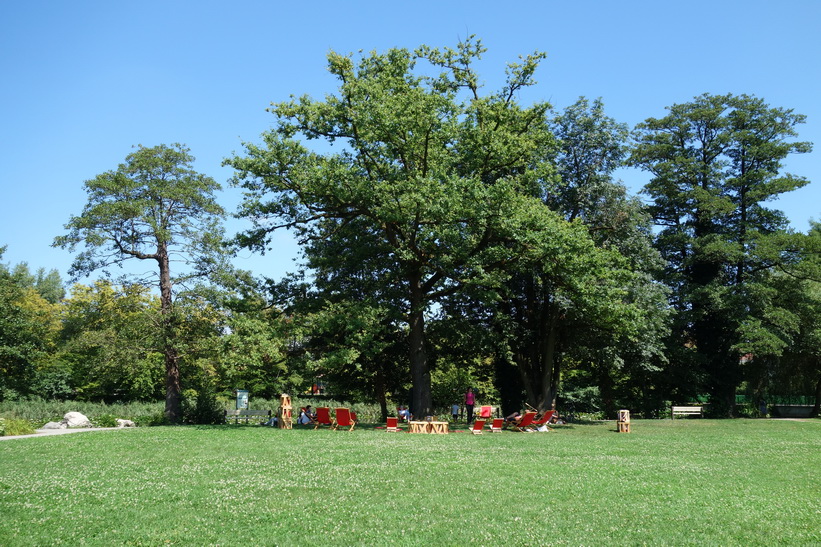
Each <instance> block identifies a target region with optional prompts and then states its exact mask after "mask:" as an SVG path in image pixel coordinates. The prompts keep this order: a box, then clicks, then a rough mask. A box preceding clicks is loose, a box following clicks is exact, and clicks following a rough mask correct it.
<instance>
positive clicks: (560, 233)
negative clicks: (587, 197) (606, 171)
mask: <svg viewBox="0 0 821 547" xmlns="http://www.w3.org/2000/svg"><path fill="white" fill-rule="evenodd" d="M483 51H484V48H483V47H482V46H481V43H480V42H479V41H478V40H475V39H473V38H470V39H468V40H467V41H465V42H463V43H461V44H459V46H458V47H457V48H456V49H450V48H447V49H444V50H439V49H432V48H428V47H420V48H419V49H417V50H416V51H414V52H410V51H408V50H405V49H391V50H389V51H387V52H386V53H384V54H379V53H371V54H369V55H364V56H362V57H361V58H360V59H359V61H358V63H355V61H354V59H353V58H352V56H343V55H339V54H337V53H334V52H332V53H330V54H329V56H328V69H329V71H330V72H331V74H333V75H334V76H335V77H336V78H337V80H338V81H339V89H338V92H337V93H336V94H334V95H328V96H327V97H326V98H325V100H323V101H317V100H313V99H311V98H309V97H301V98H299V99H294V100H291V101H288V102H284V103H279V104H275V105H273V107H272V108H271V111H272V112H273V113H274V114H275V115H276V117H277V126H276V127H275V129H274V130H272V131H270V132H268V133H266V134H265V136H264V138H265V146H264V147H260V146H255V145H252V144H248V145H246V156H245V157H233V158H231V159H229V160H227V161H226V163H227V164H229V165H231V166H232V167H234V168H235V169H236V170H237V171H238V174H237V176H236V179H235V182H236V184H237V185H240V186H242V187H243V188H245V189H246V191H247V198H246V200H245V202H244V204H243V206H242V209H241V214H242V215H243V216H246V217H249V218H251V219H253V220H254V221H255V222H256V228H255V229H254V230H252V231H250V232H248V233H247V234H245V235H244V236H243V237H242V238H240V239H241V243H242V244H244V245H246V246H248V247H251V248H255V249H260V250H264V249H265V248H266V246H267V244H268V241H269V237H270V232H271V231H272V230H275V229H277V228H283V227H284V228H296V229H297V230H299V232H298V233H299V234H300V235H301V236H302V238H303V240H304V241H306V242H311V241H320V240H324V239H331V238H337V237H338V238H343V239H342V241H347V242H349V243H350V244H351V246H350V247H348V249H349V250H346V251H344V252H342V253H337V254H335V255H334V259H335V260H336V261H337V264H338V265H339V266H338V267H339V268H341V269H344V268H345V267H344V266H343V264H344V262H345V261H346V260H350V259H352V257H356V260H364V261H366V263H367V264H373V265H375V266H377V267H378V270H377V271H378V272H379V276H380V279H383V280H384V282H385V283H387V284H389V285H390V286H391V287H393V288H394V289H395V290H396V292H397V293H400V294H401V297H400V298H401V302H402V305H403V310H402V312H403V315H404V317H405V320H406V321H407V324H408V346H409V360H410V370H411V376H412V382H413V394H412V401H411V404H412V407H413V410H414V412H415V413H417V414H418V415H424V413H430V412H431V410H432V408H431V380H430V368H429V367H430V365H429V362H428V353H427V348H426V339H425V320H426V314H427V313H428V312H429V310H430V309H431V306H433V305H434V304H436V303H438V302H440V301H441V299H442V298H443V297H444V296H446V295H448V294H453V293H455V292H458V291H460V290H462V288H463V287H464V286H466V285H469V284H477V283H485V284H496V283H498V282H499V280H500V279H501V278H503V277H504V276H505V275H506V274H505V269H506V267H507V265H509V264H510V263H511V262H513V261H515V260H518V259H519V258H521V257H525V256H528V255H530V254H532V253H533V252H536V250H537V249H538V252H542V251H543V249H541V248H540V244H541V241H540V238H546V237H547V236H548V234H549V235H550V236H551V237H552V238H554V239H555V240H557V241H558V240H562V239H563V238H565V239H567V238H569V237H571V236H570V232H571V231H570V229H569V228H568V227H567V226H566V225H565V224H564V223H563V221H561V219H559V218H558V217H557V216H555V215H551V214H549V211H547V210H546V209H545V208H544V207H543V206H542V204H541V203H540V202H539V201H538V199H535V198H533V197H531V196H528V195H527V194H528V193H531V194H532V188H533V187H534V186H539V185H540V184H543V183H544V181H545V180H546V179H548V178H549V177H550V175H551V173H552V169H551V167H550V165H549V164H547V163H545V162H543V161H542V160H543V159H545V158H547V157H549V155H550V153H551V151H552V150H553V148H554V141H553V138H552V136H551V134H550V131H549V129H548V127H547V122H546V118H545V112H546V111H547V109H548V105H547V104H544V103H540V104H536V105H533V106H531V107H527V108H525V107H522V106H520V105H519V104H517V102H516V97H517V95H518V93H519V91H520V90H521V89H523V88H525V87H527V86H530V85H532V84H533V83H534V81H533V73H534V71H535V69H536V67H537V64H538V62H539V60H540V59H541V58H542V55H541V54H534V55H530V56H527V57H525V58H524V59H523V60H522V62H521V63H518V64H512V65H510V66H509V68H508V77H507V80H506V82H505V84H504V86H503V87H502V89H501V90H500V91H498V92H496V93H491V94H487V95H484V94H483V93H482V90H481V88H480V86H479V83H478V82H479V76H478V74H477V73H476V71H475V69H474V66H473V65H474V62H475V61H476V60H477V59H478V58H479V57H480V56H481V54H482V52H483ZM423 63H424V64H425V65H426V66H424V67H422V68H419V67H417V65H418V64H423ZM296 136H299V137H301V138H304V139H306V140H307V142H310V141H311V140H315V139H322V140H325V141H326V142H327V143H328V144H329V145H334V144H337V143H338V141H342V142H343V143H344V144H343V145H342V147H341V149H340V150H339V151H338V152H336V153H333V152H331V151H330V150H331V149H329V148H327V147H323V148H322V149H321V150H322V151H321V152H315V151H311V150H310V149H308V148H307V147H306V145H305V144H303V141H300V140H297V139H296V138H295V137H296ZM524 190H527V192H525V191H524ZM353 224H355V225H356V226H357V228H358V231H357V234H358V235H354V234H353V233H352V232H351V231H350V230H347V228H348V226H350V225H353ZM344 238H347V240H346V239H344ZM357 242H359V243H360V244H359V245H357V244H356V243H357ZM361 243H366V244H367V245H368V247H363V246H362V245H361ZM321 247H322V246H314V247H310V246H309V247H308V248H307V249H306V253H311V252H317V253H318V252H321V251H320V248H321ZM337 247H343V248H344V245H342V246H337ZM331 248H333V246H331ZM349 270H353V268H349Z"/></svg>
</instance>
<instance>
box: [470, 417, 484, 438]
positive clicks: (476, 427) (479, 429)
mask: <svg viewBox="0 0 821 547" xmlns="http://www.w3.org/2000/svg"><path fill="white" fill-rule="evenodd" d="M484 429H485V421H484V420H476V421H474V422H473V427H472V428H471V429H470V432H471V433H473V434H474V435H481V434H482V433H483V431H484Z"/></svg>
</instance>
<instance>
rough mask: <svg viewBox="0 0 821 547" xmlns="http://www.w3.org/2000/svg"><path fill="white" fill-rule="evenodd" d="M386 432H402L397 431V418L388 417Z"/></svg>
mask: <svg viewBox="0 0 821 547" xmlns="http://www.w3.org/2000/svg"><path fill="white" fill-rule="evenodd" d="M387 430H388V431H389V432H391V433H398V432H400V431H402V430H401V429H399V418H395V417H393V416H388V427H387Z"/></svg>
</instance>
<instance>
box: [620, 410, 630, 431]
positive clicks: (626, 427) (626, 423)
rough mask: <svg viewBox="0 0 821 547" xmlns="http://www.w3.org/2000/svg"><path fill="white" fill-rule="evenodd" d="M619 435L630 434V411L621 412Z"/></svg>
mask: <svg viewBox="0 0 821 547" xmlns="http://www.w3.org/2000/svg"><path fill="white" fill-rule="evenodd" d="M617 431H618V432H619V433H630V411H629V410H619V421H618V429H617Z"/></svg>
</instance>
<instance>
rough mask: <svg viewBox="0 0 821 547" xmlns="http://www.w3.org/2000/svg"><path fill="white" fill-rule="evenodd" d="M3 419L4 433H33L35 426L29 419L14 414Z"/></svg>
mask: <svg viewBox="0 0 821 547" xmlns="http://www.w3.org/2000/svg"><path fill="white" fill-rule="evenodd" d="M3 420H4V421H5V424H4V425H5V433H4V434H5V435H8V436H11V435H31V434H33V433H35V431H34V429H35V427H34V425H33V424H32V422H31V421H30V420H27V419H25V418H19V417H16V416H10V417H6V418H3Z"/></svg>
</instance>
